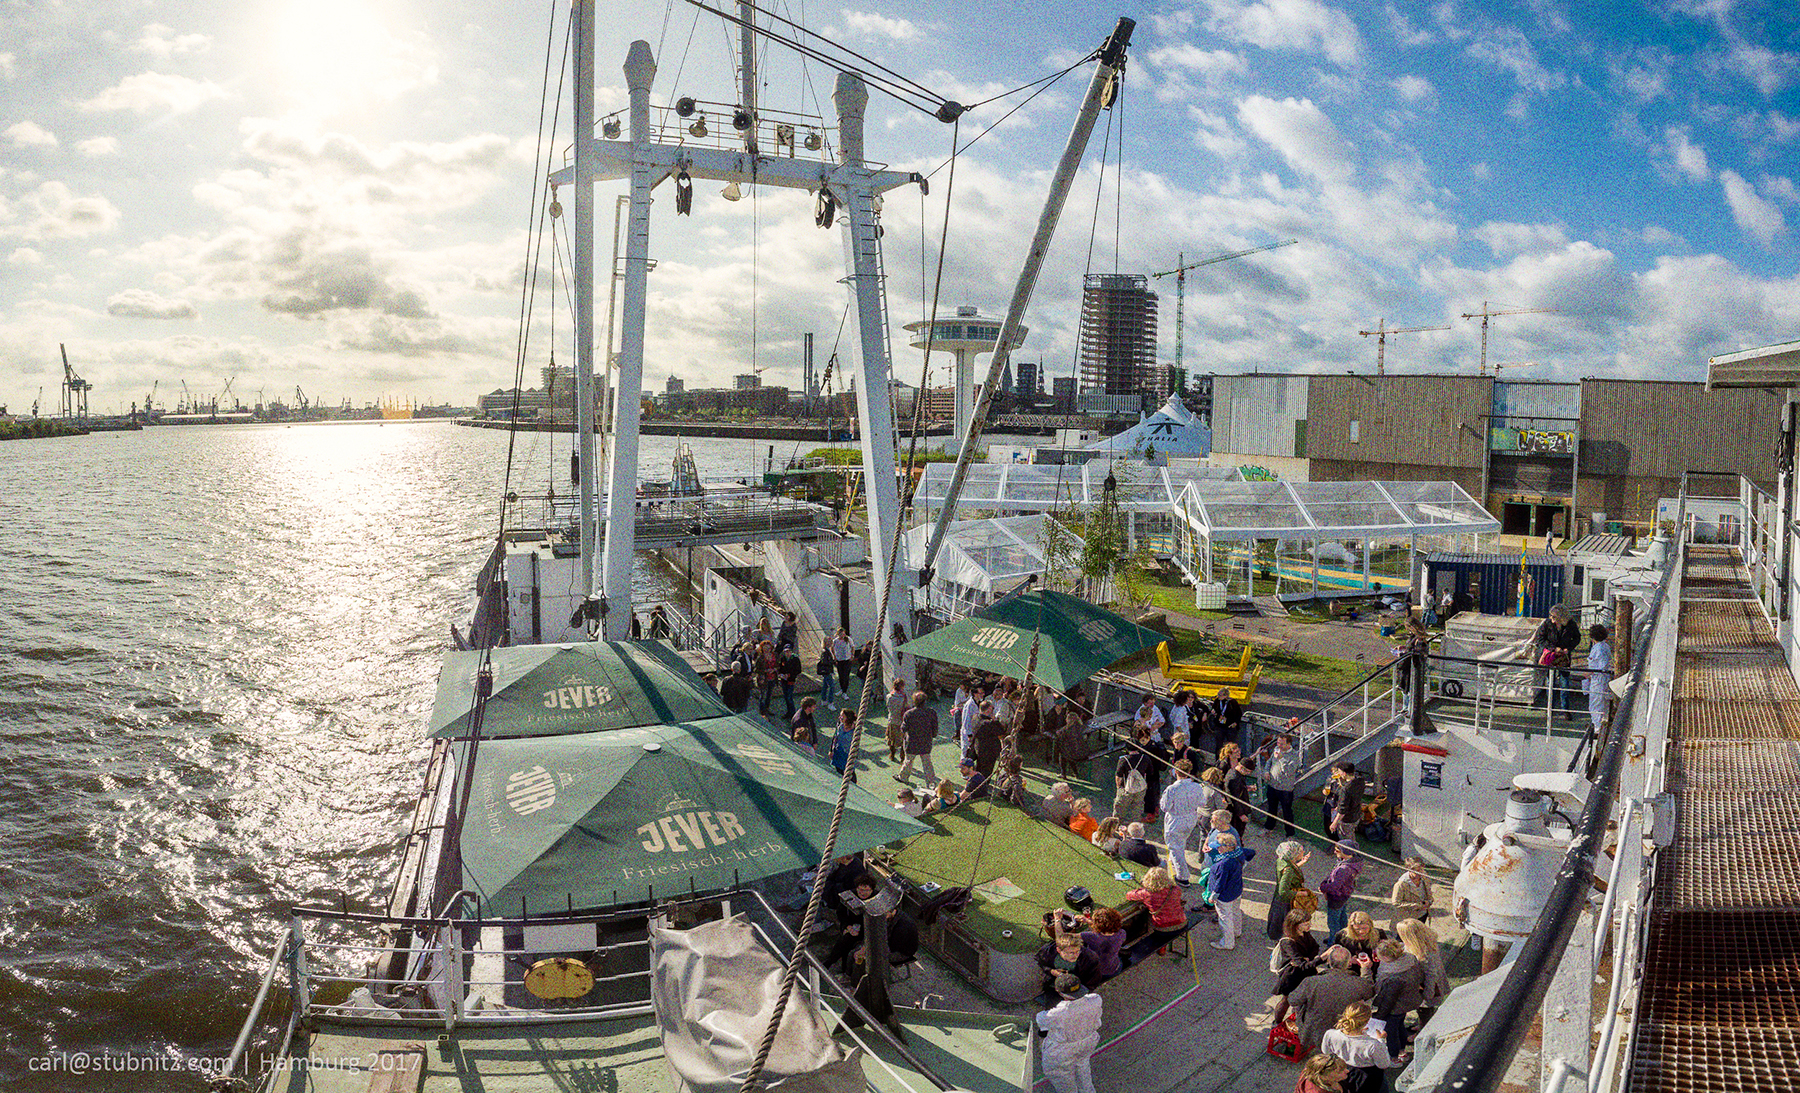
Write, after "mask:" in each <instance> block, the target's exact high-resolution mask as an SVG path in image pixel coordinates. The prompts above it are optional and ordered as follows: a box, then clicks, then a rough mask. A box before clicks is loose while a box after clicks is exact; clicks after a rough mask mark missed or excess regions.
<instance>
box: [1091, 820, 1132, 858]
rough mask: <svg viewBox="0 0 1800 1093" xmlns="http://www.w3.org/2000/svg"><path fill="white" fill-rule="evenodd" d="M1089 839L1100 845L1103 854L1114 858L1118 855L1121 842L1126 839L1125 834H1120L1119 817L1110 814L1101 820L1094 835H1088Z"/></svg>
mask: <svg viewBox="0 0 1800 1093" xmlns="http://www.w3.org/2000/svg"><path fill="white" fill-rule="evenodd" d="M1088 841H1089V842H1091V843H1093V844H1094V845H1095V846H1097V847H1099V848H1100V852H1101V853H1102V854H1105V855H1106V856H1108V857H1112V858H1116V857H1118V856H1119V844H1120V843H1121V842H1123V841H1124V836H1122V835H1120V834H1119V818H1118V817H1117V816H1108V817H1107V818H1106V819H1104V820H1101V821H1100V826H1099V827H1098V828H1096V829H1095V831H1094V833H1093V835H1091V836H1089V837H1088Z"/></svg>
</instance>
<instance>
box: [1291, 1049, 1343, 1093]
mask: <svg viewBox="0 0 1800 1093" xmlns="http://www.w3.org/2000/svg"><path fill="white" fill-rule="evenodd" d="M1349 1076H1350V1064H1348V1063H1346V1062H1344V1060H1342V1059H1340V1058H1338V1057H1337V1056H1335V1055H1326V1054H1324V1053H1323V1052H1321V1053H1319V1054H1317V1055H1314V1056H1313V1057H1312V1058H1310V1059H1308V1060H1306V1062H1305V1064H1303V1065H1302V1066H1301V1067H1300V1079H1299V1080H1298V1081H1296V1082H1295V1083H1294V1093H1343V1089H1344V1079H1345V1078H1348V1077H1349Z"/></svg>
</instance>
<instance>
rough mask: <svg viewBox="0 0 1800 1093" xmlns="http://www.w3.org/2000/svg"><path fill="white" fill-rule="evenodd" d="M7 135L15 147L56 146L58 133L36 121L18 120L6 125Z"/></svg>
mask: <svg viewBox="0 0 1800 1093" xmlns="http://www.w3.org/2000/svg"><path fill="white" fill-rule="evenodd" d="M4 135H5V137H6V139H7V140H8V141H10V142H11V143H12V146H13V147H14V148H54V147H56V134H55V133H52V132H51V131H50V130H48V129H45V128H44V127H43V126H41V125H39V124H38V123H37V122H35V121H21V122H16V123H14V124H12V125H9V126H7V127H6V132H5V134H4Z"/></svg>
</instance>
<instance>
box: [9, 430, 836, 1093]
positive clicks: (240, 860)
mask: <svg viewBox="0 0 1800 1093" xmlns="http://www.w3.org/2000/svg"><path fill="white" fill-rule="evenodd" d="M509 439H510V438H509V436H508V434H506V433H503V432H493V431H488V430H482V429H466V428H459V427H457V426H455V425H453V424H450V423H448V422H431V423H426V422H415V423H385V424H384V423H377V422H359V423H347V424H331V425H296V426H219V427H193V428H158V429H148V430H145V431H143V432H141V433H108V434H101V435H94V436H88V437H73V438H65V439H57V440H41V441H29V442H16V443H12V444H7V445H4V446H0V521H3V523H4V528H5V530H4V533H0V568H3V571H4V573H5V574H6V583H5V587H6V604H5V607H4V609H0V746H3V747H4V755H5V760H4V763H3V764H0V892H3V893H4V902H3V904H0V1088H5V1089H8V1090H40V1089H41V1090H65V1089H71V1088H82V1089H84V1090H142V1089H200V1088H204V1081H203V1073H202V1070H203V1068H204V1067H205V1066H206V1065H208V1064H207V1061H208V1060H211V1059H215V1058H217V1057H220V1056H223V1055H225V1054H226V1053H227V1052H228V1051H229V1049H230V1045H231V1042H232V1039H233V1037H234V1036H235V1035H236V1032H237V1030H238V1027H239V1024H240V1022H241V1021H242V1020H243V1017H244V1014H245V1011H246V1009H247V1007H248V1006H249V1004H250V1001H251V999H252V997H253V995H254V993H255V990H256V986H257V982H258V980H259V978H260V976H261V974H262V969H263V967H264V965H265V963H266V960H267V955H268V953H269V951H270V949H271V947H272V946H273V945H274V943H275V941H276V939H277V937H278V934H279V930H280V924H281V922H282V918H283V915H284V913H285V911H286V909H287V908H288V907H290V906H291V905H293V904H296V903H310V904H321V903H322V904H331V905H337V904H338V903H339V902H340V901H347V903H348V905H349V906H350V907H351V908H352V909H362V910H376V909H378V907H379V903H380V900H381V899H382V898H383V897H384V896H385V895H386V893H387V890H388V888H389V886H390V884H391V882H392V874H393V870H394V868H395V865H396V863H397V860H398V852H399V843H400V838H401V834H402V828H403V825H404V823H405V819H406V816H407V815H408V814H409V809H410V807H411V805H412V803H413V801H414V799H415V797H416V795H417V792H418V788H419V783H420V779H421V775H422V765H423V762H424V760H425V758H426V754H427V749H426V746H425V743H424V727H423V726H424V720H425V716H426V713H427V710H428V708H429V705H430V701H431V695H432V690H433V685H434V681H435V678H436V674H437V665H438V662H439V659H440V657H441V655H442V653H443V651H444V650H445V649H446V648H447V647H448V645H449V637H450V626H451V624H452V623H455V624H458V625H462V624H465V623H466V622H467V619H468V615H469V611H470V608H471V606H472V604H473V593H472V588H471V585H472V580H473V576H474V574H475V571H476V570H477V568H478V567H479V566H480V564H481V563H482V561H483V560H484V559H485V557H486V556H487V553H488V551H489V549H490V546H491V544H492V542H493V538H494V534H495V532H496V530H497V527H498V520H499V504H498V499H499V498H500V497H501V496H502V492H503V491H502V487H503V482H504V480H505V471H506V465H507V449H508V444H509ZM569 440H570V438H569V437H567V436H566V435H556V434H521V435H519V436H518V437H517V438H516V442H515V443H516V450H515V456H514V472H513V478H512V487H511V488H513V489H515V490H518V491H519V492H521V493H527V494H528V493H532V492H541V491H542V489H543V487H544V484H545V482H546V481H547V480H548V479H549V477H550V476H551V475H552V474H553V473H554V474H555V475H557V476H558V477H557V481H558V483H559V489H566V488H567V487H566V486H565V485H562V483H565V482H566V480H567V476H568V467H569V460H568V448H569ZM677 444H678V441H676V440H674V439H667V438H648V437H647V438H645V439H644V442H643V451H642V458H641V460H640V467H641V471H642V475H643V477H644V478H645V479H646V480H650V479H666V478H668V477H669V465H670V460H671V458H672V456H673V455H674V453H675V450H676V446H677ZM691 445H692V448H693V451H694V454H695V457H696V461H697V463H698V465H699V468H700V471H701V473H702V475H703V476H714V475H719V476H729V477H732V478H737V477H740V476H746V477H747V476H753V475H755V474H757V473H759V472H760V471H761V469H762V467H763V464H764V460H765V459H766V458H767V457H768V456H769V449H770V442H767V441H746V440H721V439H711V440H705V439H703V440H695V441H692V442H691ZM815 446H816V445H814V444H812V443H804V442H803V443H796V442H793V441H782V442H777V443H776V444H775V451H774V457H775V459H776V460H777V461H778V462H780V461H784V460H785V459H786V458H788V457H789V456H791V455H793V454H795V453H797V452H798V453H802V454H803V453H804V452H805V451H807V450H810V449H811V448H812V447H815ZM553 468H554V470H553ZM659 581H660V578H658V577H657V576H656V575H655V574H654V573H653V572H651V571H649V570H647V569H645V568H644V567H642V566H640V570H639V574H638V591H639V593H640V594H641V595H642V596H645V597H654V596H660V595H663V594H666V592H667V590H666V589H663V588H661V587H659Z"/></svg>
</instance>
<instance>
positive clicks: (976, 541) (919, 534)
mask: <svg viewBox="0 0 1800 1093" xmlns="http://www.w3.org/2000/svg"><path fill="white" fill-rule="evenodd" d="M1051 522H1052V521H1051V520H1050V518H1049V517H1048V516H1045V515H1042V514H1038V515H1033V516H1011V517H1006V518H1003V519H986V520H958V521H956V522H955V523H952V524H951V525H950V528H949V530H948V531H947V532H946V533H945V535H944V545H943V546H942V547H941V548H940V549H939V550H938V555H937V561H936V563H935V564H934V565H933V566H932V575H931V583H930V585H928V586H927V587H926V597H927V602H926V603H925V604H924V605H923V606H926V607H928V608H930V609H931V610H933V611H935V612H936V613H938V614H942V615H945V616H948V617H952V618H956V617H960V616H963V615H967V614H968V613H969V612H971V611H974V610H975V609H976V608H979V607H983V606H986V605H987V604H989V603H992V602H993V601H994V600H995V599H996V598H997V597H999V596H1003V595H1005V594H1006V593H1007V592H1010V591H1012V590H1013V589H1014V588H1017V587H1018V586H1019V584H1020V582H1022V581H1024V580H1025V579H1026V578H1027V577H1041V576H1043V574H1044V573H1045V571H1046V570H1047V569H1048V568H1049V567H1050V562H1048V561H1047V560H1046V556H1047V555H1048V554H1050V553H1051V551H1050V550H1048V549H1047V547H1046V542H1047V537H1048V535H1050V534H1052V533H1051V532H1049V531H1048V530H1047V529H1048V525H1049V524H1050V523H1051ZM1054 534H1056V535H1059V536H1061V537H1062V543H1063V544H1064V545H1062V546H1061V547H1060V548H1059V549H1060V550H1061V551H1062V552H1063V555H1065V556H1063V557H1062V559H1061V561H1060V562H1059V563H1057V564H1058V565H1059V566H1067V565H1068V561H1069V557H1079V556H1080V554H1081V548H1082V541H1081V539H1080V538H1079V537H1077V536H1076V535H1074V534H1073V533H1072V532H1069V531H1063V530H1060V529H1059V530H1058V531H1056V532H1055V533H1054ZM930 536H931V525H930V524H921V525H920V526H918V527H916V528H913V529H912V530H911V531H908V532H907V533H906V543H905V547H904V549H905V551H906V563H905V564H906V565H907V566H908V567H910V568H912V569H917V568H918V567H919V566H920V564H921V563H922V561H923V559H924V557H925V542H926V540H927V539H928V538H930Z"/></svg>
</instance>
